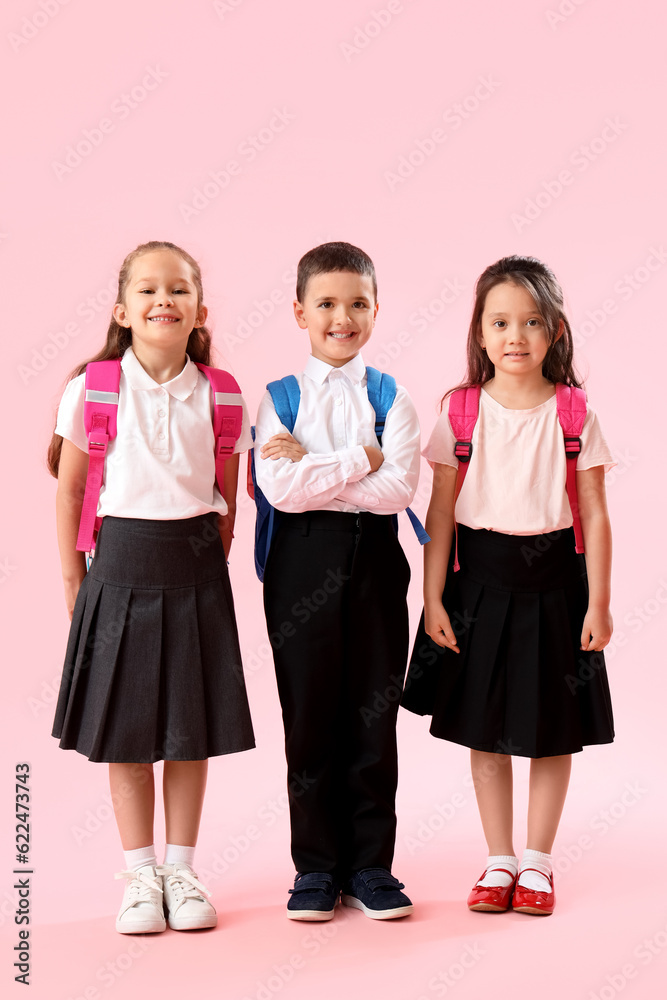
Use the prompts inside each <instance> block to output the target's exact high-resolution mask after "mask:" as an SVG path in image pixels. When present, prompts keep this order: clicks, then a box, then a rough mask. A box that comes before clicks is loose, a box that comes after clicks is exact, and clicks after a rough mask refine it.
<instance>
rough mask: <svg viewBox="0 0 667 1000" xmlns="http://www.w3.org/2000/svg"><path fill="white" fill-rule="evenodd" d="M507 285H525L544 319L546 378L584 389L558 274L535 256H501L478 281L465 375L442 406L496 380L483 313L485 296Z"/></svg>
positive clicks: (443, 398)
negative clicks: (483, 343) (485, 339)
mask: <svg viewBox="0 0 667 1000" xmlns="http://www.w3.org/2000/svg"><path fill="white" fill-rule="evenodd" d="M504 282H511V283H512V284H514V285H522V286H523V287H524V288H525V289H526V290H527V291H528V292H530V294H531V295H532V297H533V299H534V300H535V306H536V308H537V309H538V311H539V313H540V315H541V317H542V319H543V320H544V325H545V327H546V330H547V338H548V347H547V353H546V357H545V359H544V361H543V362H542V375H543V376H544V378H546V379H548V380H549V382H553V383H554V384H556V383H558V382H562V383H564V384H565V385H574V386H581V381H580V380H579V378H578V376H577V374H576V372H575V370H574V363H573V353H574V348H573V344H572V330H571V328H570V324H569V321H568V319H567V316H566V315H565V312H564V309H563V291H562V289H561V287H560V285H559V284H558V281H557V280H556V276H555V274H554V273H553V271H552V270H551V269H550V268H549V267H547V265H546V264H543V263H542V261H541V260H538V259H537V258H536V257H520V256H518V255H517V254H513V255H512V256H511V257H502V258H501V259H500V260H497V261H496V263H495V264H491V266H490V267H487V269H486V271H484V272H483V274H481V275H480V276H479V278H478V279H477V284H476V285H475V305H474V308H473V311H472V319H471V320H470V328H469V330H468V345H467V354H468V369H467V371H466V376H465V378H464V380H463V382H461V383H459V385H457V386H454V388H453V389H449V390H448V392H446V393H445V395H444V396H443V397H442V401H441V404H442V403H444V401H445V399H447V396H449V395H451V393H453V392H455V391H456V389H468V388H470V387H471V386H474V385H484V383H485V382H488V381H489V379H491V378H493V375H494V366H493V364H492V362H491V361H490V360H489V358H488V355H487V353H486V351H484V350H482V346H481V344H480V342H479V341H480V334H481V331H482V313H483V312H484V305H485V303H486V297H487V295H488V294H489V292H490V291H491V289H492V288H495V286H496V285H501V284H503V283H504ZM561 321H562V323H563V334H562V336H561V337H559V338H558V340H557V339H556V336H557V334H558V329H559V326H560V323H561Z"/></svg>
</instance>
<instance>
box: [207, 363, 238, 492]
mask: <svg viewBox="0 0 667 1000" xmlns="http://www.w3.org/2000/svg"><path fill="white" fill-rule="evenodd" d="M197 368H199V370H200V371H201V372H202V373H203V374H204V375H205V376H206V378H207V379H208V380H209V382H210V383H211V391H212V392H213V403H214V409H213V433H214V435H215V479H216V482H217V484H218V489H219V490H220V492H221V494H222V495H223V496H224V495H225V462H226V461H227V459H228V458H229V457H230V455H232V454H233V452H234V448H235V447H236V442H237V441H238V439H239V438H240V437H241V428H242V427H243V404H242V402H241V390H240V388H239V384H238V382H237V381H236V379H235V378H234V376H233V375H230V374H229V372H226V371H223V369H222V368H210V367H209V366H208V365H202V364H200V363H199V362H198V363H197Z"/></svg>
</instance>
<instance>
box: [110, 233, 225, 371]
mask: <svg viewBox="0 0 667 1000" xmlns="http://www.w3.org/2000/svg"><path fill="white" fill-rule="evenodd" d="M114 315H115V317H116V320H117V322H118V323H120V324H121V325H122V326H126V327H130V329H131V330H132V343H133V346H134V348H135V353H136V349H137V347H138V348H139V350H140V351H141V346H142V345H143V344H145V345H146V346H151V347H162V348H164V347H166V346H176V341H178V346H179V350H180V348H181V346H182V350H183V353H185V346H186V344H187V341H188V337H189V336H190V334H191V333H192V330H193V329H194V328H195V326H202V325H203V324H204V323H205V322H206V309H205V307H200V306H199V301H198V295H197V289H196V287H195V284H194V281H193V275H192V270H191V268H190V265H189V264H188V263H187V262H186V261H185V260H183V258H182V257H181V256H180V255H179V254H176V253H173V252H172V251H171V250H156V251H154V252H153V253H146V254H143V255H142V256H141V257H139V258H138V260H136V261H135V262H134V264H133V265H132V272H131V276H130V280H129V282H128V285H127V289H126V292H125V297H124V301H123V302H121V303H118V305H116V307H115V309H114ZM167 329H168V330H169V332H168V334H167ZM164 334H167V336H168V338H169V339H168V340H167V341H165V340H164V336H163V335H164Z"/></svg>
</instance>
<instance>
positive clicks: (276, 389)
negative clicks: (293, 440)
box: [266, 375, 301, 434]
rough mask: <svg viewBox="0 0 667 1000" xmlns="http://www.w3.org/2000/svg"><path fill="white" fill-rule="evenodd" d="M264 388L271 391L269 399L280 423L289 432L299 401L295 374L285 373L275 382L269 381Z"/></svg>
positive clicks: (298, 388) (299, 390)
mask: <svg viewBox="0 0 667 1000" xmlns="http://www.w3.org/2000/svg"><path fill="white" fill-rule="evenodd" d="M266 388H267V389H268V390H269V392H270V393H271V399H272V400H273V405H274V407H275V409H276V413H277V415H278V419H279V420H280V423H281V424H284V425H285V427H286V428H287V430H288V431H289V432H290V434H291V433H292V431H293V430H294V425H295V423H296V415H297V413H298V412H299V403H300V402H301V389H300V387H299V382H298V380H297V378H296V376H295V375H286V376H285V377H284V378H281V379H278V380H277V381H276V382H269V384H268V385H267V387H266Z"/></svg>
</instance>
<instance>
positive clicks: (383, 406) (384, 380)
mask: <svg viewBox="0 0 667 1000" xmlns="http://www.w3.org/2000/svg"><path fill="white" fill-rule="evenodd" d="M396 390H397V386H396V379H395V378H394V377H393V375H387V374H386V373H384V372H379V371H378V370H377V369H376V368H366V391H367V392H368V402H369V403H370V404H371V406H372V407H373V409H374V410H375V436H376V438H377V439H378V441H379V442H380V444H382V434H383V432H384V425H385V422H386V420H387V414H388V413H389V410H390V409H391V408H392V406H393V405H394V400H395V399H396ZM405 513H406V514H407V515H408V517H409V518H410V523H411V524H412V527H413V528H414V531H415V534H416V536H417V539H418V540H419V544H420V545H426V543H427V542H430V541H431V537H430V535H428V534H427V532H426V529H425V528H424V525H423V524H422V523H421V521H420V520H419V518H418V517H417V515H416V514H415V512H414V511H413V510H411V509H410V507H406V510H405ZM392 521H393V524H394V529H395V531H396V533H397V534H398V515H397V514H393V515H392Z"/></svg>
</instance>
